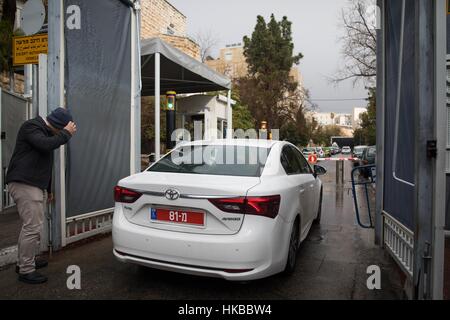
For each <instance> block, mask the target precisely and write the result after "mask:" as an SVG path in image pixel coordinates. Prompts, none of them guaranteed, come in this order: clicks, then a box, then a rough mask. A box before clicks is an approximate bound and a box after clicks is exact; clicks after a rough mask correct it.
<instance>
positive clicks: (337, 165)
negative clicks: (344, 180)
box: [336, 161, 340, 185]
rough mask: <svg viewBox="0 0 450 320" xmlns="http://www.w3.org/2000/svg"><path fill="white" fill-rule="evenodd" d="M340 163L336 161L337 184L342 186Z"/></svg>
mask: <svg viewBox="0 0 450 320" xmlns="http://www.w3.org/2000/svg"><path fill="white" fill-rule="evenodd" d="M339 177H340V176H339V161H336V184H337V185H338V184H340V183H339Z"/></svg>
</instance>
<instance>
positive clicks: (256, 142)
mask: <svg viewBox="0 0 450 320" xmlns="http://www.w3.org/2000/svg"><path fill="white" fill-rule="evenodd" d="M277 143H285V142H283V141H277V140H264V139H218V140H214V141H211V140H197V141H189V142H185V143H183V142H182V143H180V144H179V146H181V145H182V146H202V145H207V146H215V145H218V146H220V145H232V146H248V147H261V148H272V147H273V146H274V145H276V144H277Z"/></svg>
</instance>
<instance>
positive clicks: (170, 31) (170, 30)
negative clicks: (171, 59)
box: [167, 27, 175, 36]
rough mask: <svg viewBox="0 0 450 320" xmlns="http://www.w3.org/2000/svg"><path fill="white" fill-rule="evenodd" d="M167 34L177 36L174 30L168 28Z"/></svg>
mask: <svg viewBox="0 0 450 320" xmlns="http://www.w3.org/2000/svg"><path fill="white" fill-rule="evenodd" d="M167 34H168V35H170V36H173V35H174V34H175V30H173V29H172V28H171V27H167Z"/></svg>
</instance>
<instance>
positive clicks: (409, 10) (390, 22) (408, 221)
mask: <svg viewBox="0 0 450 320" xmlns="http://www.w3.org/2000/svg"><path fill="white" fill-rule="evenodd" d="M401 7H402V1H401V0H390V1H386V79H385V81H386V101H385V108H386V109H385V128H384V129H385V141H384V143H385V154H384V157H385V158H384V170H385V177H384V208H383V209H384V211H385V212H387V213H388V214H390V215H391V216H393V217H394V218H396V219H397V220H399V221H400V222H401V223H403V224H404V225H405V226H406V227H408V228H410V229H411V230H414V210H413V209H414V192H415V191H414V187H412V186H409V185H407V184H405V183H402V182H399V181H397V180H396V179H394V176H393V171H394V169H395V171H396V174H397V177H398V178H401V179H402V180H406V181H408V182H412V183H414V171H415V170H414V165H415V161H414V158H415V146H414V144H415V143H414V122H415V117H414V100H415V97H414V86H415V82H416V81H415V78H416V75H415V73H414V59H415V54H414V51H415V46H414V45H415V41H414V37H415V35H414V14H415V2H413V1H407V2H406V15H405V34H404V50H403V64H402V66H403V72H402V77H401V84H402V86H401V91H400V93H401V100H400V117H399V119H400V120H399V136H398V139H399V141H398V148H397V155H398V158H397V165H396V168H394V167H393V165H394V163H393V155H394V137H395V122H396V105H397V91H398V90H397V88H398V81H399V80H400V77H399V73H398V71H399V55H400V30H401Z"/></svg>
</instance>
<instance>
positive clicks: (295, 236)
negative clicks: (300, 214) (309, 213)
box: [284, 219, 300, 275]
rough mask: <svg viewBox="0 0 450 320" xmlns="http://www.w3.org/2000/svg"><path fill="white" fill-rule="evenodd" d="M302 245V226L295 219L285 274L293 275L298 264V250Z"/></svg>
mask: <svg viewBox="0 0 450 320" xmlns="http://www.w3.org/2000/svg"><path fill="white" fill-rule="evenodd" d="M299 247H300V226H299V221H298V219H295V221H294V225H293V226H292V231H291V237H290V238H289V247H288V257H287V260H286V267H285V268H284V274H285V275H291V274H293V273H294V271H295V266H296V264H297V252H298V248H299Z"/></svg>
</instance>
